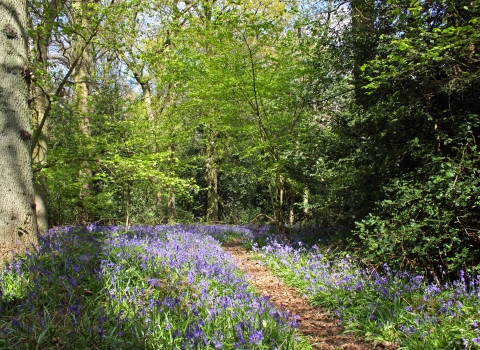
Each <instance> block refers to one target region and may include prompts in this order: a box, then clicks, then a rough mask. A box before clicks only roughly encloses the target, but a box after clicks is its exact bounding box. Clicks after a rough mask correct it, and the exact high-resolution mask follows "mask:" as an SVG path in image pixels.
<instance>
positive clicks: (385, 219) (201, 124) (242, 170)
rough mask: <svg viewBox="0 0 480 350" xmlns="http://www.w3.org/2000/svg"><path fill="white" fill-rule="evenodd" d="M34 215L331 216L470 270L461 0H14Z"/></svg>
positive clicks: (474, 51)
mask: <svg viewBox="0 0 480 350" xmlns="http://www.w3.org/2000/svg"><path fill="white" fill-rule="evenodd" d="M28 5H29V14H30V24H29V27H30V28H29V34H30V48H31V55H30V56H31V70H32V74H33V77H32V83H31V85H30V88H31V98H30V106H31V109H32V121H33V133H32V143H33V148H32V154H33V162H34V163H33V168H34V175H35V186H36V193H37V198H36V203H37V215H38V223H39V229H40V232H45V231H46V230H47V228H48V227H49V226H60V225H73V224H82V223H87V222H94V223H97V224H103V225H108V224H123V225H126V226H131V225H152V224H158V223H167V222H168V223H193V222H202V223H203V222H205V223H216V222H224V223H231V224H249V223H254V224H273V225H275V226H276V227H277V229H278V230H279V231H282V232H284V233H286V234H288V231H289V228H290V227H292V225H316V226H320V227H325V228H329V229H330V230H331V229H333V230H334V231H336V232H338V233H340V234H342V235H343V237H344V238H345V242H348V243H349V244H350V246H351V247H353V248H355V249H361V251H362V255H363V256H364V258H365V261H369V262H372V263H377V264H378V263H382V262H389V263H396V264H399V265H401V266H402V267H404V268H408V269H416V270H420V271H425V270H430V269H437V268H438V266H442V268H443V269H445V270H447V271H449V272H455V271H457V270H459V269H460V268H467V269H468V270H470V271H474V270H478V263H479V259H480V255H478V250H479V248H480V235H479V217H480V208H479V205H480V200H479V192H480V186H479V179H480V176H479V169H480V167H479V165H480V153H479V150H478V142H479V139H480V119H479V109H480V104H479V96H478V95H479V88H480V86H479V73H480V61H479V54H478V45H479V39H480V28H479V26H480V23H479V11H480V10H479V5H480V2H479V1H478V0H473V1H466V0H460V1H453V0H428V1H427V0H426V1H415V0H413V1H411V0H407V1H406V0H389V1H386V0H385V1H384V0H377V1H373V0H346V1H333V0H328V1H308V0H299V1H295V0H292V1H290V0H285V1H278V0H273V1H272V0H268V1H267V0H246V1H220V0H218V1H217V0H197V1H178V0H161V1H160V0H152V1H142V0H108V1H107V0H97V1H94V0H79V1H74V0H49V1H47V0H32V1H29V2H28Z"/></svg>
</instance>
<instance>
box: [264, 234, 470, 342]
mask: <svg viewBox="0 0 480 350" xmlns="http://www.w3.org/2000/svg"><path fill="white" fill-rule="evenodd" d="M321 247H322V245H321V244H318V245H314V246H310V247H308V248H307V247H306V245H303V246H302V244H301V242H298V241H297V242H296V243H295V245H292V244H289V243H285V241H284V240H279V239H275V238H274V237H269V238H268V244H267V245H265V246H264V247H262V248H255V250H256V252H257V253H258V257H259V259H261V260H263V261H265V262H266V263H267V264H268V265H269V266H270V267H271V268H272V269H273V270H274V271H275V273H276V274H277V275H279V276H281V277H282V278H283V279H284V280H285V281H287V282H289V283H290V284H292V285H294V286H296V287H298V288H300V289H302V290H303V291H304V293H305V295H306V296H307V297H308V298H309V299H310V300H311V301H312V303H314V304H316V305H321V306H323V307H327V308H329V309H331V310H332V313H333V314H335V315H336V316H337V317H338V318H340V319H341V322H342V325H343V326H344V327H346V328H350V329H352V330H357V331H360V332H361V333H363V334H365V335H368V336H367V338H369V339H371V340H376V341H388V342H394V343H396V344H398V345H400V346H405V347H406V348H412V349H417V348H426V349H430V348H431V349H477V348H479V345H480V341H479V340H480V329H479V326H478V325H479V323H480V314H479V311H480V276H469V275H467V274H466V273H464V272H463V271H460V273H459V275H458V278H457V279H456V280H454V281H452V282H444V283H440V282H436V281H435V280H433V281H430V280H427V279H426V278H425V277H424V276H419V275H414V274H411V273H409V272H407V271H396V270H393V269H391V268H390V267H389V266H388V265H384V266H382V267H380V268H377V269H372V268H362V265H361V264H360V262H359V261H358V259H356V258H354V257H352V256H349V255H348V254H345V253H342V254H337V255H334V254H331V253H329V252H328V250H327V249H323V248H321Z"/></svg>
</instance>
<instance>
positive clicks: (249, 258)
mask: <svg viewBox="0 0 480 350" xmlns="http://www.w3.org/2000/svg"><path fill="white" fill-rule="evenodd" d="M223 247H224V249H225V251H227V252H229V253H230V254H231V255H232V257H233V258H234V259H235V261H236V264H237V266H238V268H239V269H240V270H242V271H243V272H244V273H245V274H246V277H247V280H248V281H249V282H250V283H251V284H252V285H254V286H255V287H256V288H257V290H258V292H259V293H260V294H262V295H265V296H269V297H270V301H271V302H272V303H273V304H274V305H275V306H276V307H277V308H278V309H287V310H288V311H289V312H290V314H292V315H298V316H299V317H300V318H299V319H298V320H297V322H298V323H299V328H298V330H299V332H300V333H301V334H303V335H305V336H307V338H308V340H309V341H310V343H311V344H312V345H313V347H314V349H322V350H336V349H341V350H367V349H389V350H390V349H394V347H393V346H392V345H391V344H377V345H374V344H372V343H367V342H365V341H363V340H361V339H357V338H355V337H354V336H353V335H348V334H341V332H342V330H343V328H342V327H341V326H340V324H339V320H338V319H335V318H334V317H332V316H331V315H330V313H329V312H328V311H325V310H322V309H320V308H318V307H313V306H311V305H309V304H308V302H307V299H306V298H305V297H304V296H303V295H301V293H300V292H299V291H298V290H297V289H295V288H292V287H289V286H287V285H285V284H284V283H283V282H282V281H281V280H280V279H279V278H278V277H276V276H274V275H273V274H272V272H271V271H270V270H269V269H268V268H267V267H266V266H265V264H263V263H262V262H259V261H256V260H254V259H253V255H252V253H251V252H249V251H247V250H246V249H245V248H243V247H242V246H241V243H240V242H239V241H233V242H229V243H226V244H224V246H223Z"/></svg>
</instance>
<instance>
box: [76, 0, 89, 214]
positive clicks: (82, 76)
mask: <svg viewBox="0 0 480 350" xmlns="http://www.w3.org/2000/svg"><path fill="white" fill-rule="evenodd" d="M88 2H89V0H83V1H81V2H80V3H79V4H77V5H76V9H75V10H76V12H77V16H78V17H77V18H76V21H77V22H78V23H79V24H80V26H81V27H82V28H88V27H89V23H88V20H87V19H86V17H88V15H89V14H90V13H89V12H91V10H90V9H88V8H87V5H88ZM82 41H83V40H80V42H79V41H77V42H76V43H75V44H76V47H75V51H76V55H77V56H79V55H81V56H82V57H81V59H80V61H79V63H78V65H77V67H76V74H75V93H76V99H77V111H78V114H79V118H78V129H79V131H80V135H81V136H82V139H83V141H86V140H88V139H89V138H90V136H91V121H90V115H89V107H88V96H89V84H88V80H89V68H90V66H91V61H92V60H91V56H90V52H89V51H90V50H89V45H88V43H84V42H82ZM86 45H88V46H86ZM85 46H86V47H85ZM85 146H86V145H85V142H84V144H81V147H85ZM87 156H88V155H87ZM92 177H93V172H92V169H91V166H90V164H89V163H88V162H83V163H82V164H81V165H80V170H79V181H80V184H81V188H80V193H79V201H80V217H79V219H80V222H82V223H86V222H88V221H90V219H91V218H90V213H89V210H88V203H87V200H88V197H90V196H91V195H92V193H93V184H92V181H91V179H92Z"/></svg>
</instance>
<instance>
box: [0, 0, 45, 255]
mask: <svg viewBox="0 0 480 350" xmlns="http://www.w3.org/2000/svg"><path fill="white" fill-rule="evenodd" d="M27 42H28V37H27V2H26V1H25V0H23V1H20V0H2V2H1V4H0V259H2V260H3V259H5V258H10V257H11V253H10V252H11V251H14V252H16V253H23V252H25V250H26V249H29V248H32V247H36V246H37V244H38V238H37V222H36V217H35V196H34V191H33V174H32V158H31V154H30V147H31V130H30V123H29V119H30V118H29V116H30V113H29V108H28V83H29V81H30V78H31V73H30V69H29V67H28V57H27Z"/></svg>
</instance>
